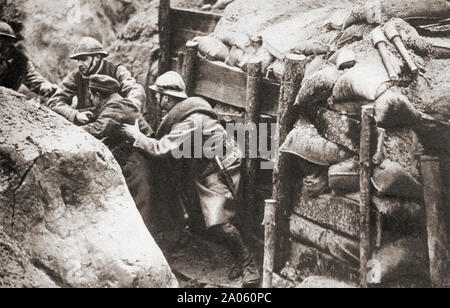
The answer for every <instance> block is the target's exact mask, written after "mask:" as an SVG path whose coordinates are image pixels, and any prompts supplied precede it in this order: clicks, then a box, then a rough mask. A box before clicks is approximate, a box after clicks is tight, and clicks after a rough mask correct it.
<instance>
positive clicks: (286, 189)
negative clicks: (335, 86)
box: [272, 54, 307, 266]
mask: <svg viewBox="0 0 450 308" xmlns="http://www.w3.org/2000/svg"><path fill="white" fill-rule="evenodd" d="M285 61H286V65H285V71H284V74H283V80H282V83H281V87H280V96H279V105H278V123H277V133H276V140H278V145H279V146H281V145H282V144H283V143H284V141H285V140H286V137H287V135H288V134H289V131H290V130H292V129H293V126H294V123H295V119H296V117H295V113H294V103H295V98H296V96H297V93H298V91H299V90H300V87H301V83H302V81H303V77H304V75H305V68H306V63H307V61H306V59H305V57H303V56H299V55H295V54H289V55H288V56H287V57H286V59H285ZM294 171H295V168H294V165H293V158H292V157H291V156H289V155H288V154H284V153H281V154H279V157H278V158H277V160H276V164H275V169H274V172H273V183H274V185H273V192H272V193H273V198H272V199H274V200H276V201H278V203H279V204H280V215H279V220H278V223H279V227H278V229H277V230H278V233H279V235H278V238H279V245H277V248H278V249H279V252H280V253H281V252H282V251H286V250H287V249H288V248H289V216H290V211H291V209H292V207H293V205H292V203H293V191H292V190H293V186H294V185H292V180H293V179H294V175H295V173H294ZM295 178H296V177H295ZM295 180H298V178H296V179H295ZM281 255H282V254H280V256H281ZM284 261H285V260H283V258H282V257H279V258H278V260H277V264H278V265H280V266H282V265H283V263H284Z"/></svg>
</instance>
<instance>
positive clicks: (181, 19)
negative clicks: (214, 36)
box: [170, 8, 222, 54]
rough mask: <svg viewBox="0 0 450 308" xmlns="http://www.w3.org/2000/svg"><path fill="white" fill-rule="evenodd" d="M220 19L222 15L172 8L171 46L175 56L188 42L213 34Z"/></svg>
mask: <svg viewBox="0 0 450 308" xmlns="http://www.w3.org/2000/svg"><path fill="white" fill-rule="evenodd" d="M220 18H222V15H221V14H217V13H212V12H201V11H196V10H189V9H177V8H172V9H171V11H170V19H171V30H172V45H171V46H172V50H173V52H174V54H176V52H177V51H178V50H179V49H181V48H183V47H184V45H185V44H186V42H187V41H188V40H191V39H193V38H194V37H196V36H205V35H208V34H210V33H211V32H213V31H214V29H215V28H216V25H217V23H218V22H219V20H220Z"/></svg>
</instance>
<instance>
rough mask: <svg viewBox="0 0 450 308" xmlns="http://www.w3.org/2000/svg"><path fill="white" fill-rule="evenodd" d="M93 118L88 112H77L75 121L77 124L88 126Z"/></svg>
mask: <svg viewBox="0 0 450 308" xmlns="http://www.w3.org/2000/svg"><path fill="white" fill-rule="evenodd" d="M93 117H94V114H93V113H92V112H90V111H85V112H78V114H77V116H76V118H75V120H76V121H77V123H78V124H80V125H85V124H88V123H89V122H90V121H91V119H92V118H93Z"/></svg>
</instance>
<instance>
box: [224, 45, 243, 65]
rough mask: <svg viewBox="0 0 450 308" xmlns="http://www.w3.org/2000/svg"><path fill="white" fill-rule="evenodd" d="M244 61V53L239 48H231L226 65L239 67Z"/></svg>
mask: <svg viewBox="0 0 450 308" xmlns="http://www.w3.org/2000/svg"><path fill="white" fill-rule="evenodd" d="M243 61H244V51H243V50H242V49H240V48H239V47H237V46H233V47H231V50H230V52H229V53H228V56H227V58H226V59H225V64H226V65H229V66H236V67H239V66H240V64H241V63H243Z"/></svg>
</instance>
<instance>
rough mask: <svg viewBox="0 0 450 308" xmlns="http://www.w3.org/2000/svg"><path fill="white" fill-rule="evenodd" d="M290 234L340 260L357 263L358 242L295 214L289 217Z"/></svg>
mask: <svg viewBox="0 0 450 308" xmlns="http://www.w3.org/2000/svg"><path fill="white" fill-rule="evenodd" d="M290 232H291V235H292V236H293V237H294V238H296V239H298V240H300V241H304V242H306V243H308V244H311V245H314V246H315V247H317V248H319V249H320V250H322V251H325V252H326V253H329V254H330V255H332V256H333V257H335V258H337V259H338V260H340V261H343V262H348V263H351V264H354V265H357V264H359V242H358V241H355V240H352V239H350V238H347V237H344V236H342V235H339V234H338V233H336V232H334V231H333V230H331V229H325V228H323V227H321V226H319V225H317V224H315V223H313V222H311V221H309V220H306V219H304V218H302V217H300V216H298V215H296V214H294V215H292V216H291V219H290Z"/></svg>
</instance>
